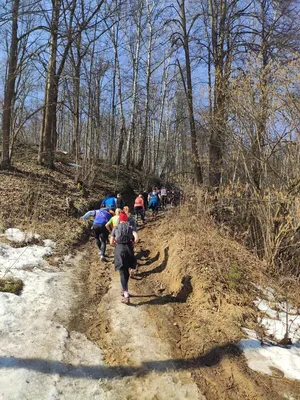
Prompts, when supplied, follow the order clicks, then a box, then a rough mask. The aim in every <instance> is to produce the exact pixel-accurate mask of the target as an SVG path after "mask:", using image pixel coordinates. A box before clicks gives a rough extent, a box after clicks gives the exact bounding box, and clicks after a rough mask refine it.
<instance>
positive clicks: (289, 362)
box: [239, 299, 300, 380]
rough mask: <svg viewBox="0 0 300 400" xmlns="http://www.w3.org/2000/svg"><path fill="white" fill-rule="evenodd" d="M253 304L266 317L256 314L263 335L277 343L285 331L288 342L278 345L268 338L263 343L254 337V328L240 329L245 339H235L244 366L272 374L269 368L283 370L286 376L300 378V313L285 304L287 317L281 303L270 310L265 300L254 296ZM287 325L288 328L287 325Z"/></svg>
mask: <svg viewBox="0 0 300 400" xmlns="http://www.w3.org/2000/svg"><path fill="white" fill-rule="evenodd" d="M254 303H255V305H256V306H257V308H258V309H259V311H261V312H262V313H264V314H266V315H267V316H268V317H259V318H258V323H259V324H260V325H261V326H262V327H263V328H264V330H265V332H266V334H267V337H269V338H270V339H271V340H273V339H276V340H277V341H278V342H280V341H281V340H282V339H283V338H284V336H285V334H286V331H287V330H288V337H289V338H290V339H291V342H292V345H289V346H286V347H284V346H281V345H279V344H277V343H271V341H270V340H268V341H266V343H264V339H265V338H258V336H257V334H256V332H255V331H253V330H250V329H244V331H245V333H246V334H247V336H248V338H247V339H242V340H241V341H240V342H239V346H240V348H241V349H242V350H243V352H244V354H245V356H246V358H247V361H248V365H249V367H250V368H252V369H253V370H255V371H258V372H262V373H265V374H268V375H272V369H271V368H272V367H273V368H277V369H279V370H280V371H282V372H283V374H284V376H285V377H286V378H288V379H294V380H300V315H299V314H297V313H296V312H297V310H295V309H293V308H292V307H291V306H290V305H288V306H287V309H288V311H289V312H288V318H287V314H286V312H283V311H277V310H285V305H284V304H283V303H274V307H275V308H276V310H274V309H272V308H271V307H270V305H269V303H268V302H267V301H265V300H262V299H257V300H256V301H255V302H254ZM287 324H288V327H287Z"/></svg>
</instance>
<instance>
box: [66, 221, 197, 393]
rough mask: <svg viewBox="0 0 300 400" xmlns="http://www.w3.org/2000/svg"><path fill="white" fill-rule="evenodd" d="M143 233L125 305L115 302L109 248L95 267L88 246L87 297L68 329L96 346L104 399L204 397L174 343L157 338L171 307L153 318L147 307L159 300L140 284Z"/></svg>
mask: <svg viewBox="0 0 300 400" xmlns="http://www.w3.org/2000/svg"><path fill="white" fill-rule="evenodd" d="M149 229H150V228H148V230H146V229H145V230H144V232H143V231H142V230H141V231H140V232H139V234H140V238H141V241H140V243H139V245H138V246H137V248H136V253H137V257H138V259H139V267H138V271H137V273H136V277H135V278H134V279H130V286H129V291H130V294H131V304H130V305H125V304H123V303H122V302H121V293H120V291H121V287H120V280H119V273H117V272H115V271H114V267H113V251H112V249H108V257H107V261H106V262H101V263H100V262H99V261H98V260H97V254H96V250H95V249H94V247H93V246H95V245H94V242H93V241H90V242H89V244H88V245H87V246H88V247H89V251H88V252H87V253H88V254H90V256H88V257H87V258H86V260H85V263H87V264H88V263H89V261H90V267H89V274H88V276H86V277H85V278H86V281H87V282H86V285H87V286H88V288H89V296H86V298H85V302H86V303H85V306H84V309H83V310H82V312H81V313H80V314H77V316H76V317H75V318H74V321H73V323H72V325H73V327H74V329H75V326H76V329H77V330H78V328H80V330H81V331H82V332H84V331H86V332H85V333H87V336H88V338H89V339H90V340H92V341H93V342H96V343H97V344H98V345H99V347H100V348H101V350H102V352H103V355H104V360H105V363H106V364H107V368H108V370H109V371H111V372H112V375H113V378H112V379H111V378H110V379H104V380H102V379H100V381H99V385H100V387H101V390H102V391H103V393H105V399H112V400H119V399H120V400H121V399H122V400H123V399H128V400H129V399H132V400H133V399H139V400H152V399H153V400H166V399H178V400H184V399H195V400H196V399H205V396H203V395H202V393H201V392H200V390H199V388H198V387H197V385H196V383H195V382H194V380H193V378H192V375H191V373H190V371H189V370H188V369H185V368H184V367H183V364H182V360H181V358H180V352H179V351H178V350H177V349H176V345H175V343H172V342H168V340H165V337H164V335H162V329H161V328H162V325H163V324H164V320H165V318H166V319H167V320H168V319H169V320H171V319H172V314H173V310H172V308H171V306H168V304H165V305H164V310H163V313H160V314H159V317H158V319H156V318H153V316H152V315H151V313H150V312H149V307H150V305H151V304H154V305H155V304H156V302H157V301H158V304H159V300H160V296H159V294H156V293H155V290H151V289H149V288H148V287H147V286H145V285H144V283H142V282H143V267H146V266H152V263H153V260H151V259H149V257H148V256H149V250H148V249H147V248H146V247H148V246H146V243H145V237H147V236H148V235H149V233H150V232H149ZM95 260H96V261H95ZM156 317H157V315H156ZM166 325H167V324H166ZM173 328H174V326H173ZM175 328H176V327H175Z"/></svg>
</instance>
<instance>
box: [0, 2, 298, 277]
mask: <svg viewBox="0 0 300 400" xmlns="http://www.w3.org/2000/svg"><path fill="white" fill-rule="evenodd" d="M1 10H2V11H1V14H0V21H1V24H0V35H1V53H0V54H1V57H0V59H1V67H2V74H1V88H0V89H1V95H0V99H1V116H2V122H1V137H2V154H1V164H0V166H1V168H5V169H9V168H11V167H12V166H13V163H14V146H15V145H16V143H20V142H21V143H22V142H25V143H29V144H32V145H37V146H38V148H39V155H38V160H37V162H38V163H39V164H41V165H44V166H45V167H46V168H55V151H56V150H57V149H60V150H64V151H67V152H68V153H71V154H72V155H74V157H75V159H76V163H78V164H81V165H82V167H83V169H82V170H83V175H84V174H85V173H88V171H89V169H90V168H91V167H92V166H93V164H94V163H95V162H98V161H101V162H105V163H107V164H108V165H111V166H112V165H124V166H125V167H127V168H137V169H139V170H143V171H144V172H145V173H153V174H157V175H159V176H160V177H161V178H162V179H163V180H165V181H167V180H168V181H172V180H173V181H174V180H177V181H178V180H181V181H184V182H193V183H194V184H195V185H204V186H205V187H207V188H209V190H210V194H213V196H214V199H215V201H218V202H219V203H220V202H221V203H222V205H223V207H225V208H226V210H227V211H228V210H230V219H231V221H232V223H233V224H234V226H235V228H234V230H235V231H236V230H237V231H238V232H245V229H247V232H248V235H247V241H248V244H249V246H251V247H252V248H255V249H256V251H257V253H258V254H259V255H261V256H262V257H265V258H266V259H267V260H268V262H269V263H270V265H275V264H276V265H277V266H278V265H279V266H280V268H282V269H285V268H286V267H285V266H286V264H288V265H289V268H291V269H292V270H293V271H294V272H296V273H297V274H299V273H300V268H299V266H298V263H297V258H296V255H297V256H298V253H297V247H298V246H296V243H298V242H297V240H298V239H297V232H298V230H297V228H298V225H300V219H299V218H300V205H299V206H298V196H299V192H300V142H299V133H298V132H299V122H300V121H299V112H298V110H299V107H300V102H299V97H298V95H299V89H300V67H299V65H300V63H299V49H300V36H299V35H300V18H299V15H300V14H299V12H300V5H299V4H298V2H297V0H253V1H251V0H250V1H249V0H174V1H171V0H160V1H158V0H101V1H100V0H51V1H48V0H22V1H20V0H5V1H4V0H1ZM83 178H84V177H83ZM228 212H229V211H228ZM227 218H229V217H228V216H227ZM220 219H222V217H220ZM239 227H240V228H239ZM291 243H292V245H291ZM291 246H292V250H291V248H290V247H291Z"/></svg>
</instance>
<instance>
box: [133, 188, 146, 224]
mask: <svg viewBox="0 0 300 400" xmlns="http://www.w3.org/2000/svg"><path fill="white" fill-rule="evenodd" d="M134 212H135V221H136V223H138V219H139V215H140V216H141V219H142V221H143V223H145V205H144V199H143V195H142V194H141V193H140V194H139V195H138V197H137V198H136V199H135V201H134Z"/></svg>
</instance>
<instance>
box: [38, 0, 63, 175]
mask: <svg viewBox="0 0 300 400" xmlns="http://www.w3.org/2000/svg"><path fill="white" fill-rule="evenodd" d="M52 5H53V9H52V21H51V38H50V58H49V62H48V71H47V79H46V95H45V108H44V115H43V120H44V123H43V128H44V129H43V133H42V140H43V146H42V147H43V153H42V155H41V156H40V157H39V158H40V159H41V162H42V163H43V164H44V165H45V166H46V167H48V168H54V149H53V142H52V141H53V129H56V126H53V124H54V119H55V117H56V101H57V94H56V93H57V91H58V88H57V87H56V57H57V42H58V24H59V17H60V6H61V0H53V1H52Z"/></svg>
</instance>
